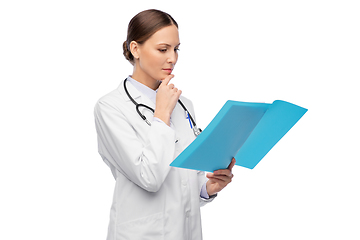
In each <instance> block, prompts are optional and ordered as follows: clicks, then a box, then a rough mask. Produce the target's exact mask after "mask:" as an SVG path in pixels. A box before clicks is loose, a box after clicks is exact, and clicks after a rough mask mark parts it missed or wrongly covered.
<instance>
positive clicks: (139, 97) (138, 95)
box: [118, 77, 155, 108]
mask: <svg viewBox="0 0 360 240" xmlns="http://www.w3.org/2000/svg"><path fill="white" fill-rule="evenodd" d="M128 78H129V77H128ZM128 78H126V79H125V80H127V79H128ZM125 80H123V81H121V83H120V85H119V86H118V91H119V92H120V94H121V95H122V97H123V98H124V100H125V102H130V103H131V100H130V98H129V96H128V95H127V94H126V92H125V88H124V82H125ZM125 84H126V88H127V90H128V92H129V94H130V96H131V97H132V98H133V99H134V100H135V101H136V102H137V103H138V104H140V103H142V104H145V105H147V106H149V107H151V108H155V103H154V102H153V101H152V100H151V99H150V98H149V97H147V96H146V95H145V94H143V93H142V92H140V91H139V90H138V89H137V88H136V87H135V86H134V85H133V84H131V83H130V81H129V80H128V81H126V82H125ZM131 104H133V103H131Z"/></svg>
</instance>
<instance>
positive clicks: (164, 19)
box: [123, 9, 178, 65]
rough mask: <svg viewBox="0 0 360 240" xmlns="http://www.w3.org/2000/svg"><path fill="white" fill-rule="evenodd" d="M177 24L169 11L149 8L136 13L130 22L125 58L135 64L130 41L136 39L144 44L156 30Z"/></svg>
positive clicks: (124, 47) (124, 46)
mask: <svg viewBox="0 0 360 240" xmlns="http://www.w3.org/2000/svg"><path fill="white" fill-rule="evenodd" d="M170 25H175V26H176V27H177V28H178V24H177V23H176V21H175V20H174V19H173V18H172V17H171V16H170V15H169V14H167V13H165V12H162V11H160V10H156V9H149V10H145V11H142V12H140V13H138V14H136V15H135V16H134V17H133V18H132V19H131V20H130V22H129V26H128V31H127V38H126V41H125V42H124V43H123V50H124V56H125V58H126V59H127V60H128V61H129V62H130V63H131V64H133V65H134V56H133V55H132V54H131V52H130V43H131V42H132V41H135V42H137V43H139V44H143V43H144V42H145V41H146V40H148V39H149V38H150V37H151V36H152V35H153V34H154V33H155V32H157V31H158V30H160V29H161V28H163V27H167V26H170Z"/></svg>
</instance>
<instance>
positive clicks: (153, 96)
mask: <svg viewBox="0 0 360 240" xmlns="http://www.w3.org/2000/svg"><path fill="white" fill-rule="evenodd" d="M127 80H128V81H129V82H130V83H131V84H132V85H133V86H134V87H135V88H136V89H137V90H138V91H139V92H141V93H142V94H144V95H145V96H146V97H148V98H149V99H150V100H151V101H153V102H154V103H155V101H156V93H157V90H153V89H151V88H149V87H148V86H146V85H144V84H142V83H140V82H138V81H136V80H135V79H133V78H132V77H131V76H129V77H128V78H127Z"/></svg>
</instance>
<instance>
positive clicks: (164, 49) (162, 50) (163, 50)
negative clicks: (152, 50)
mask: <svg viewBox="0 0 360 240" xmlns="http://www.w3.org/2000/svg"><path fill="white" fill-rule="evenodd" d="M159 51H160V52H162V53H164V52H166V51H167V49H166V48H162V49H159Z"/></svg>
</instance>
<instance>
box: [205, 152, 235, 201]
mask: <svg viewBox="0 0 360 240" xmlns="http://www.w3.org/2000/svg"><path fill="white" fill-rule="evenodd" d="M235 162H236V161H235V158H233V159H232V161H231V163H230V165H229V166H228V168H227V169H220V170H216V171H214V172H213V173H208V174H206V177H207V178H208V179H209V180H208V181H207V183H206V190H207V193H208V195H209V196H211V195H214V194H216V193H218V192H220V191H221V190H222V189H223V188H224V187H226V186H227V185H228V184H229V183H230V182H231V179H232V178H233V177H234V175H233V174H232V172H231V171H232V168H233V167H234V165H235Z"/></svg>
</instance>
